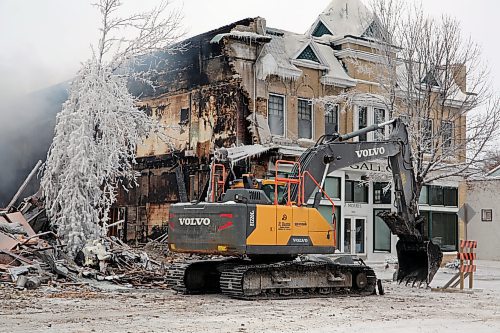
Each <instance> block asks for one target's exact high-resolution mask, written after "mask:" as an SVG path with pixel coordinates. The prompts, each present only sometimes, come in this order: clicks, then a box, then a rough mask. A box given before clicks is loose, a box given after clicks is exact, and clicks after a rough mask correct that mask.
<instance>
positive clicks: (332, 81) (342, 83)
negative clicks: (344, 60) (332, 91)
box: [320, 75, 356, 88]
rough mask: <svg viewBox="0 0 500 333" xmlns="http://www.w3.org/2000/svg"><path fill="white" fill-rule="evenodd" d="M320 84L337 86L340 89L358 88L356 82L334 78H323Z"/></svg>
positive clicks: (326, 76)
mask: <svg viewBox="0 0 500 333" xmlns="http://www.w3.org/2000/svg"><path fill="white" fill-rule="evenodd" d="M320 82H321V83H322V84H324V85H327V86H337V87H340V88H351V87H355V86H356V80H348V79H341V78H336V77H332V76H328V75H325V76H322V77H321V79H320Z"/></svg>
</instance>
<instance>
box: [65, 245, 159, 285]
mask: <svg viewBox="0 0 500 333" xmlns="http://www.w3.org/2000/svg"><path fill="white" fill-rule="evenodd" d="M75 261H76V263H77V264H78V265H79V266H81V267H78V269H79V274H80V275H81V276H83V277H85V278H92V279H96V280H98V281H112V282H114V283H116V284H120V285H125V286H131V287H146V288H166V287H167V284H166V279H165V264H164V263H163V262H161V261H157V260H153V259H151V258H150V257H149V256H148V254H147V253H146V252H144V251H138V250H136V249H133V248H131V247H130V246H128V245H127V244H125V243H123V242H122V241H121V240H119V239H118V238H116V237H106V238H102V239H99V240H95V241H92V242H89V243H87V245H86V246H85V247H84V248H83V249H82V251H81V252H79V253H78V255H77V257H76V260H75Z"/></svg>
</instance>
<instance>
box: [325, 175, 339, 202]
mask: <svg viewBox="0 0 500 333" xmlns="http://www.w3.org/2000/svg"><path fill="white" fill-rule="evenodd" d="M327 179H333V180H334V181H336V182H337V184H338V194H339V195H338V197H336V196H335V195H330V193H329V192H328V187H327V186H326V182H327ZM323 187H324V191H325V192H326V193H327V194H328V195H329V196H330V198H331V199H332V200H338V201H340V200H342V177H337V176H326V177H325V184H324V185H323ZM322 198H323V199H325V198H326V197H325V196H324V194H323V195H322Z"/></svg>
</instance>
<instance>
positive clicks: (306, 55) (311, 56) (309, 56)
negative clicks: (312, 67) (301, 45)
mask: <svg viewBox="0 0 500 333" xmlns="http://www.w3.org/2000/svg"><path fill="white" fill-rule="evenodd" d="M297 59H303V60H310V61H313V62H317V63H318V64H319V63H320V61H319V59H318V57H317V56H316V53H314V51H313V49H312V47H311V46H310V45H309V46H307V47H306V48H305V49H304V51H302V52H301V53H300V54H299V56H298V57H297Z"/></svg>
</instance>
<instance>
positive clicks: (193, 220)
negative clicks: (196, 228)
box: [179, 217, 211, 225]
mask: <svg viewBox="0 0 500 333" xmlns="http://www.w3.org/2000/svg"><path fill="white" fill-rule="evenodd" d="M210 222H211V221H210V219H209V218H208V217H185V218H180V219H179V224H180V225H210Z"/></svg>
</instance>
